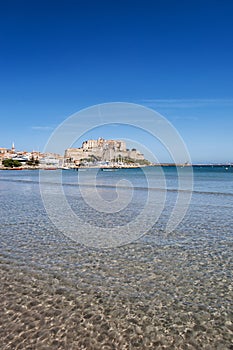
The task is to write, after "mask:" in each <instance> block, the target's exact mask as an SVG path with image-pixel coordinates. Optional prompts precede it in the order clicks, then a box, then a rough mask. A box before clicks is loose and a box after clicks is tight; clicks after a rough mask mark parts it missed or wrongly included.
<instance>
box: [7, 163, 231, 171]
mask: <svg viewBox="0 0 233 350" xmlns="http://www.w3.org/2000/svg"><path fill="white" fill-rule="evenodd" d="M159 166H160V167H167V168H169V167H170V168H172V167H182V168H185V167H187V168H190V167H192V168H202V167H203V168H232V167H233V164H227V163H223V164H174V163H161V164H152V165H141V166H140V165H137V166H119V167H111V166H109V167H107V166H106V167H98V166H82V167H75V168H72V167H70V168H67V167H30V166H27V167H24V166H22V167H15V168H7V167H2V166H1V167H0V170H79V169H100V170H101V169H102V170H107V169H109V170H110V169H112V170H120V169H138V168H145V167H159Z"/></svg>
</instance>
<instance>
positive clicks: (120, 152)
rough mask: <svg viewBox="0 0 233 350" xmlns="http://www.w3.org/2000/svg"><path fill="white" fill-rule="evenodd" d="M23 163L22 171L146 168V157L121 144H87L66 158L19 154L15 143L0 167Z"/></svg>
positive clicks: (0, 157)
mask: <svg viewBox="0 0 233 350" xmlns="http://www.w3.org/2000/svg"><path fill="white" fill-rule="evenodd" d="M9 159H10V160H13V161H18V162H20V163H21V165H20V166H22V167H31V166H33V167H35V166H36V167H38V168H48V167H53V168H77V167H79V166H97V167H98V166H100V165H103V164H104V165H106V164H107V165H111V164H112V165H126V164H131V165H132V164H134V165H135V164H138V163H140V164H143V162H146V160H145V158H144V155H143V154H142V153H140V152H139V151H138V150H136V149H135V148H133V149H131V150H130V149H128V148H126V143H125V141H121V140H105V139H103V138H99V139H98V140H88V141H85V142H83V143H82V147H80V148H68V149H66V150H65V154H64V156H61V155H59V154H55V153H41V152H38V151H32V152H27V151H16V149H15V146H14V143H13V144H12V147H11V148H9V149H8V148H0V167H1V168H4V163H6V162H4V160H9Z"/></svg>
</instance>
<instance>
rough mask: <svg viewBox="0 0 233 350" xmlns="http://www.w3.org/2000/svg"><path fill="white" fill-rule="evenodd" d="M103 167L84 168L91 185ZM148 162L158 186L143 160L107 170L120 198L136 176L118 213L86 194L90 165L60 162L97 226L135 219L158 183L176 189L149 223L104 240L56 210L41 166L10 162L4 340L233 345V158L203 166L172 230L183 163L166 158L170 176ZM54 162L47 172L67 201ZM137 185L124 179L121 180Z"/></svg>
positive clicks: (1, 238)
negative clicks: (98, 243) (53, 215)
mask: <svg viewBox="0 0 233 350" xmlns="http://www.w3.org/2000/svg"><path fill="white" fill-rule="evenodd" d="M186 171H187V169H186V168H183V169H181V172H182V174H183V175H182V176H184V178H185V176H186ZM91 172H92V170H87V171H83V172H82V175H81V180H82V183H84V187H85V186H86V188H89V189H90V191H89V192H88V193H89V194H90V193H91V191H92V190H91V189H92V188H93V189H94V188H95V187H94V185H93V183H92V178H93V176H92V175H93V174H92V173H91ZM148 172H149V175H150V178H151V179H152V180H151V182H150V186H149V187H150V188H149V189H148V183H147V179H146V177H145V176H144V173H143V171H142V170H140V169H128V170H126V169H121V170H117V171H115V172H104V171H99V172H98V173H97V177H96V184H97V186H96V187H97V190H98V193H99V195H100V196H101V197H102V198H104V199H105V201H109V205H110V206H111V201H112V200H114V198H117V192H116V187H115V186H116V184H117V183H119V181H120V180H127V181H128V183H129V184H130V183H131V184H132V186H133V188H134V191H133V195H132V198H131V202H130V203H129V205H128V206H127V207H126V208H125V209H124V210H120V211H118V212H116V213H113V214H112V213H103V212H98V210H95V208H91V207H90V206H89V205H88V203H87V202H85V201H84V200H83V198H82V196H81V193H80V190H79V185H78V183H80V179H79V178H78V173H79V172H76V171H72V170H66V171H62V172H59V174H61V178H62V182H63V191H64V195H65V196H66V199H67V202H68V203H69V205H70V207H71V208H72V210H73V212H74V213H75V215H77V216H78V217H79V218H80V219H82V220H83V221H84V223H85V222H86V223H88V224H92V225H93V232H95V227H102V228H103V227H105V228H108V229H109V232H111V228H113V227H115V226H116V225H120V226H124V224H125V223H127V222H131V221H132V220H134V219H135V218H136V217H137V216H138V215H139V213H140V211H141V210H142V209H143V206H144V205H145V202H146V198H147V195H148V193H149V192H150V191H152V192H153V193H154V194H155V196H156V193H159V192H164V190H165V189H166V191H165V192H166V198H165V206H164V209H163V211H162V213H161V215H160V217H159V219H158V221H157V222H155V223H154V225H153V227H152V228H151V229H150V230H149V231H148V232H146V234H145V235H142V236H141V237H140V238H139V239H137V240H132V242H131V243H129V244H126V245H122V246H120V247H115V248H111V249H96V248H93V247H91V246H85V245H82V244H79V243H78V242H75V241H72V240H70V239H69V238H68V237H67V236H66V235H64V234H63V233H61V232H60V231H59V229H58V227H56V226H55V225H54V224H53V223H52V222H51V220H50V219H49V217H48V215H47V213H46V210H45V208H44V206H43V202H42V199H41V195H40V189H39V172H38V171H36V170H35V171H14V170H12V171H0V190H1V192H0V201H1V203H0V212H1V221H0V281H1V284H0V291H1V303H0V348H1V349H39V350H40V349H54V350H55V349H56V350H57V349H67V350H72V349H74V350H76V349H77V350H79V349H87V350H92V349H93V350H98V349H101V350H107V349H109V350H110V349H115V350H121V349H140V350H143V349H184V350H185V349H209V350H212V349H223V350H225V349H233V342H232V340H233V317H232V304H233V302H232V300H233V291H232V289H233V282H232V281H233V276H232V248H233V215H232V214H233V168H231V167H229V168H226V167H222V168H218V167H202V168H201V167H197V168H194V190H193V194H192V200H191V203H190V206H189V209H188V211H187V213H186V215H185V217H184V219H183V221H182V222H181V223H180V224H179V226H178V227H177V228H176V229H175V230H174V231H173V232H172V233H170V234H169V235H167V234H165V227H166V223H167V221H168V219H169V217H170V214H171V211H172V209H173V207H174V205H175V203H176V199H177V194H178V191H177V189H178V179H177V172H176V170H175V168H172V167H166V168H163V172H164V176H165V179H166V184H165V187H164V185H163V181H162V180H163V179H162V174H161V173H160V172H159V170H158V169H157V168H150V169H149V170H148ZM54 174H57V171H44V172H43V177H44V179H45V180H46V181H45V187H46V190H47V191H48V193H49V194H50V196H52V198H54V206H55V207H56V205H59V203H57V202H56V188H57V186H58V184H57V180H56V179H57V178H56V176H54ZM80 174H81V172H80ZM187 186H188V182H187ZM129 189H130V186H129V187H127V186H126V185H125V183H124V186H123V187H121V188H120V191H123V192H124V193H127V191H129ZM184 189H185V188H184ZM60 215H61V217H62V218H64V222H66V217H65V213H64V212H62V210H61V213H60ZM142 225H143V222H142ZM77 230H79V227H77ZM82 234H83V235H85V232H82Z"/></svg>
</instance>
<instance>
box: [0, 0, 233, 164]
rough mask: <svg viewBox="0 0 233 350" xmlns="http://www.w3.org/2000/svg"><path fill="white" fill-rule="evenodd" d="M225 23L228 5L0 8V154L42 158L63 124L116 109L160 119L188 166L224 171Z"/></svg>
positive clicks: (228, 92)
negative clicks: (181, 144) (101, 108)
mask: <svg viewBox="0 0 233 350" xmlns="http://www.w3.org/2000/svg"><path fill="white" fill-rule="evenodd" d="M232 18H233V2H232V1H231V0H218V1H215V0H212V1H209V0H206V1H205V0H202V1H199V0H194V1H193V0H189V1H180V0H176V1H175V0H159V1H157V0H154V1H152V0H151V1H148V0H144V1H137V0H134V1H130V0H125V1H123V0H118V1H101V0H99V1H88V0H87V1H79V0H76V1H74V0H66V1H65V0H64V1H59V0H56V1H55V0H54V1H53V0H46V1H45V0H40V1H36V0H35V1H25V0H21V1H14V0H9V1H1V2H0V52H1V53H0V117H1V128H0V147H10V145H11V142H12V141H14V142H15V145H16V148H17V149H26V150H32V149H39V150H43V148H44V145H45V143H46V141H47V139H48V137H49V135H50V134H51V132H52V131H53V130H54V128H56V127H57V126H58V125H59V124H60V123H62V122H63V120H65V119H66V118H67V117H68V116H69V115H71V114H73V113H75V112H77V111H79V110H81V109H83V108H87V107H89V106H92V105H95V104H100V103H106V102H114V101H122V102H130V103H137V104H142V105H144V106H147V107H150V108H153V109H155V110H156V111H158V112H159V113H161V114H162V115H163V116H165V117H166V118H167V119H168V120H169V121H170V122H171V123H172V124H173V125H174V126H175V127H176V128H177V130H178V132H179V133H180V134H181V136H182V137H183V139H184V141H185V143H186V144H187V147H188V149H189V152H190V154H191V158H192V160H193V162H220V161H222V162H228V161H231V162H233V152H232V150H233V137H232V130H233V64H232V62H233V45H232V37H233V23H232ZM100 131H101V134H102V135H99V133H100ZM127 132H128V133H129V135H128V137H129V138H131V139H134V138H135V139H136V138H137V137H141V139H140V142H141V143H144V144H145V146H147V147H149V148H150V147H151V148H153V147H156V146H154V145H153V144H149V143H148V142H149V141H148V139H147V137H146V136H145V135H143V134H142V135H141V136H140V135H137V133H136V132H135V133H134V130H123V127H122V129H120V128H118V134H119V135H121V134H122V135H123V134H124V135H125V134H127ZM118 134H117V133H116V128H115V129H114V128H112V129H111V128H106V129H104V128H102V129H101V130H98V129H97V130H93V131H91V132H89V133H88V132H87V134H86V135H85V137H89V135H91V136H92V137H96V138H97V137H98V136H104V137H109V138H112V137H117V135H118ZM126 136H127V135H126ZM119 137H120V136H119ZM152 151H155V150H153V149H152ZM157 152H159V148H158V149H157ZM160 158H162V159H161V161H166V160H167V158H166V156H165V155H164V158H163V153H161V154H160Z"/></svg>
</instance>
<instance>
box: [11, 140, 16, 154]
mask: <svg viewBox="0 0 233 350" xmlns="http://www.w3.org/2000/svg"><path fill="white" fill-rule="evenodd" d="M11 152H12V153H15V144H14V142H12V146H11Z"/></svg>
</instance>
